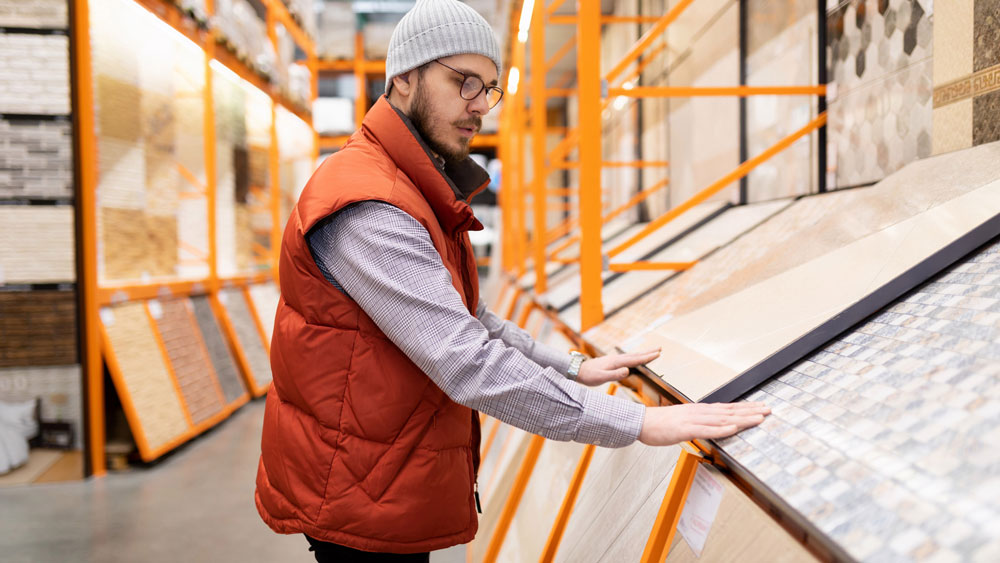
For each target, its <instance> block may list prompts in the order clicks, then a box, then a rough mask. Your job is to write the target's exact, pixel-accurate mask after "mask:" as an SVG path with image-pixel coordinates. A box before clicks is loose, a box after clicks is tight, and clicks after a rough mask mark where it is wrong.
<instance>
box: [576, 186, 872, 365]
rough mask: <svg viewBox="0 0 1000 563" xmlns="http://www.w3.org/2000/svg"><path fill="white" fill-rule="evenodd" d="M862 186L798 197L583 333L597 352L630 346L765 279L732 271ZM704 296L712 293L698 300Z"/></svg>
mask: <svg viewBox="0 0 1000 563" xmlns="http://www.w3.org/2000/svg"><path fill="white" fill-rule="evenodd" d="M860 191H861V190H846V191H839V192H830V193H827V194H821V195H814V196H810V197H806V198H803V199H800V200H798V201H796V202H795V203H793V204H792V205H791V206H790V207H788V208H786V209H785V210H784V211H781V212H780V213H779V214H778V215H776V216H774V217H773V218H771V219H770V220H768V221H766V222H765V223H764V224H762V225H760V226H758V227H757V228H756V229H754V230H752V231H751V232H750V233H747V234H746V235H744V236H742V237H740V238H737V239H736V240H735V241H733V242H732V243H730V244H728V245H726V246H724V247H722V248H720V249H719V250H718V251H716V252H714V253H712V254H711V255H709V256H707V257H706V258H705V259H704V260H701V261H699V262H698V263H697V264H695V265H694V267H693V268H691V269H689V270H686V271H685V272H683V273H682V274H681V275H679V276H676V277H674V278H672V279H670V280H669V281H667V283H665V284H663V285H662V286H660V287H658V288H656V289H654V290H652V291H651V292H650V293H649V294H647V295H645V296H643V297H641V298H640V299H639V300H638V301H636V302H635V303H632V304H631V305H628V306H627V307H626V308H625V309H623V310H621V311H619V312H618V313H616V314H614V315H612V316H610V317H608V318H606V319H605V320H604V322H602V323H601V324H599V325H597V326H596V327H594V328H592V329H590V330H589V331H587V332H586V333H585V334H584V337H585V338H586V339H587V340H588V342H590V343H591V344H592V345H594V346H596V347H597V348H598V349H600V350H604V351H606V352H607V351H611V350H612V349H614V348H615V347H616V346H617V347H621V348H631V344H633V343H632V342H631V340H633V339H636V338H639V337H641V336H642V335H643V334H644V333H645V332H648V331H649V330H651V329H653V328H655V327H656V326H658V325H659V324H662V322H664V321H665V320H667V319H669V318H670V317H672V316H673V315H674V314H676V313H677V311H678V310H681V309H685V308H688V309H689V308H691V307H690V306H689V304H691V303H694V302H698V301H704V302H711V301H714V300H715V299H718V298H721V297H724V296H726V295H729V294H731V293H733V292H735V291H738V290H739V289H742V287H743V286H744V284H745V283H747V282H748V280H749V281H753V280H759V279H763V278H762V277H761V278H758V277H754V276H752V275H750V276H740V277H737V276H734V275H733V273H734V272H737V271H739V270H742V269H744V268H746V267H747V265H748V264H757V263H760V262H762V261H765V260H767V259H769V258H770V257H771V256H772V255H773V253H772V252H771V250H772V249H773V248H774V247H775V246H777V245H779V244H781V243H783V242H784V241H788V240H792V239H793V238H794V237H796V236H797V235H798V234H799V233H800V232H803V231H805V230H807V229H808V228H810V227H811V226H812V225H814V224H816V223H817V222H819V221H821V220H822V219H824V218H826V217H827V216H828V215H829V214H831V213H836V212H838V210H839V209H840V206H843V205H845V204H846V203H847V202H849V201H852V200H853V199H854V198H856V197H857V195H858V193H859V192H860ZM703 294H709V295H712V298H710V299H702V298H701V296H702V295H703Z"/></svg>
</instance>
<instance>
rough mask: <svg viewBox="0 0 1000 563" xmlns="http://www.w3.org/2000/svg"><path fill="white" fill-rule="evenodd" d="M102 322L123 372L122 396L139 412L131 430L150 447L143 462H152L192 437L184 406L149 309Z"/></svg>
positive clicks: (106, 311) (111, 311)
mask: <svg viewBox="0 0 1000 563" xmlns="http://www.w3.org/2000/svg"><path fill="white" fill-rule="evenodd" d="M101 320H102V322H103V324H104V328H105V330H106V331H107V335H108V340H109V342H108V346H109V347H110V348H111V350H112V351H113V352H114V354H115V358H116V359H117V361H118V366H119V368H120V370H121V381H116V382H115V383H116V386H117V387H118V395H119V396H120V397H122V401H128V402H129V403H131V405H132V408H133V410H134V413H132V415H134V418H133V416H132V415H130V416H129V425H130V426H131V427H132V433H133V434H134V435H136V436H142V438H144V441H145V447H142V446H143V444H142V440H140V442H139V445H140V452H141V453H142V456H143V459H145V460H149V459H152V458H153V457H154V455H153V454H154V453H155V452H156V451H157V450H159V449H160V448H163V447H164V446H167V445H168V444H169V443H171V442H173V441H174V440H177V439H179V438H182V437H183V436H184V435H185V434H186V433H187V432H188V431H189V426H188V421H187V419H186V418H185V414H184V406H183V405H182V403H181V398H180V397H179V396H178V394H177V390H176V389H175V388H174V382H173V380H172V378H171V376H170V372H169V369H168V367H167V364H166V362H165V360H164V358H163V355H162V354H161V353H160V349H159V346H158V345H157V343H156V337H155V335H154V333H153V328H152V326H151V325H150V322H149V318H148V317H147V314H146V305H145V304H144V303H125V304H122V305H113V306H111V307H104V308H102V309H101ZM126 414H130V413H128V411H126Z"/></svg>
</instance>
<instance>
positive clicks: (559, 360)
mask: <svg viewBox="0 0 1000 563" xmlns="http://www.w3.org/2000/svg"><path fill="white" fill-rule="evenodd" d="M500 67H501V64H500V52H499V47H498V46H497V43H496V39H495V37H494V36H493V33H492V30H491V29H490V27H489V25H488V24H487V23H486V21H485V20H484V19H483V18H482V17H481V16H480V15H479V14H477V13H476V12H475V11H473V10H472V9H471V8H469V7H468V6H466V5H464V4H461V3H459V2H457V1H456V0H419V1H418V2H417V4H416V5H415V6H414V7H413V9H412V10H411V11H410V12H409V13H407V14H406V15H405V16H404V17H403V19H402V20H401V21H400V23H399V25H398V26H397V27H396V30H395V31H394V33H393V35H392V39H391V41H390V44H389V54H388V56H387V57H386V76H387V78H388V80H387V82H386V94H387V95H386V96H383V97H382V98H380V99H379V100H378V101H377V102H376V103H375V105H374V106H373V107H372V108H371V110H370V111H369V112H368V114H367V115H366V116H365V119H364V123H363V125H362V127H361V129H360V130H358V131H357V132H356V133H355V134H354V135H353V136H352V137H351V139H350V141H349V142H348V143H347V144H346V145H345V146H344V148H343V149H342V150H341V151H340V152H338V153H337V154H336V155H334V156H332V157H330V158H328V159H327V160H326V161H325V162H324V163H323V164H322V165H321V166H320V167H319V169H318V170H317V171H316V173H315V174H314V175H313V177H312V179H310V181H309V183H308V184H307V185H306V187H305V189H304V190H303V192H302V195H301V197H300V199H299V201H298V203H297V204H296V206H295V208H294V210H293V211H292V214H291V217H290V218H289V220H288V225H287V226H286V228H285V233H284V238H283V241H282V248H281V260H280V266H279V276H280V278H279V279H280V283H281V301H280V303H279V305H278V313H277V316H276V319H275V327H274V336H273V341H272V344H271V365H272V369H273V373H274V384H273V387H272V388H271V390H270V392H269V393H268V397H267V405H266V411H265V415H264V430H263V437H262V444H261V445H262V448H261V449H262V455H261V462H260V464H259V469H258V475H257V491H256V503H257V509H258V511H259V512H260V515H261V517H262V518H263V519H264V521H265V522H266V523H267V524H268V525H269V526H270V527H271V528H272V529H274V530H275V531H277V532H281V533H302V534H305V535H306V538H307V539H308V541H309V543H310V545H311V546H312V547H311V549H312V550H313V551H314V552H315V556H316V559H317V561H334V560H348V561H355V560H379V561H381V560H392V561H402V560H415V561H427V560H428V552H429V551H431V550H437V549H441V548H445V547H448V546H451V545H456V544H459V543H465V542H468V541H470V540H471V539H472V538H473V537H474V536H475V533H476V527H477V522H478V516H477V512H476V494H477V493H476V492H475V488H476V485H475V482H476V471H477V469H478V463H479V459H478V450H479V422H478V415H477V412H476V411H477V410H478V411H481V412H485V413H487V414H489V415H491V416H494V417H497V418H499V419H501V420H503V421H505V422H507V423H510V424H513V425H515V426H518V427H520V428H523V429H525V430H528V431H530V432H535V433H538V434H541V435H543V436H546V437H548V438H552V439H556V440H575V441H579V442H586V443H591V444H597V445H602V446H607V447H620V446H625V445H627V444H630V443H632V442H633V441H635V440H636V439H639V440H641V441H643V442H644V443H647V444H656V445H663V444H673V443H677V442H680V441H683V440H689V439H693V438H696V437H701V438H716V437H722V436H725V435H729V434H733V433H735V432H737V431H738V430H739V429H742V428H746V427H749V426H752V425H755V424H758V423H759V422H760V421H761V420H762V419H763V416H764V415H765V414H766V413H767V410H766V408H765V407H763V406H762V405H756V404H754V405H684V406H675V407H659V408H645V407H643V406H642V405H638V404H635V403H631V402H629V401H625V400H622V399H620V398H616V397H610V396H608V395H606V394H604V393H601V392H598V391H594V390H589V389H587V388H586V387H584V386H583V385H580V384H581V383H582V384H584V385H599V384H601V383H605V382H608V381H614V380H618V379H621V378H622V377H624V376H625V375H627V373H628V367H631V366H635V365H639V364H643V363H646V362H649V361H651V360H652V359H654V358H655V357H656V356H657V355H658V354H659V352H657V351H651V352H648V353H641V354H625V355H615V356H605V357H602V358H596V359H592V360H587V361H585V362H582V363H581V361H582V357H579V356H573V357H571V356H570V355H568V354H565V353H559V352H556V351H555V350H552V349H550V348H548V347H546V346H543V345H541V344H539V343H536V342H534V341H532V339H531V338H530V337H529V336H528V335H527V334H526V333H525V332H524V331H522V330H520V329H519V328H517V327H516V326H514V325H513V324H511V323H509V322H504V321H502V320H500V319H499V318H498V317H497V316H495V315H494V314H493V313H491V312H489V311H488V310H487V309H486V307H485V305H484V304H483V303H482V301H480V299H479V287H478V279H477V276H476V263H475V258H474V257H473V255H472V250H471V246H470V244H469V237H468V231H469V230H470V229H478V228H482V227H481V225H480V224H479V222H478V221H477V220H476V219H475V217H474V216H473V215H472V211H471V209H470V207H469V205H468V203H467V201H468V199H469V198H470V197H471V196H472V195H474V194H475V192H477V191H478V190H481V189H482V188H484V187H485V186H486V184H487V183H488V176H487V175H486V173H485V171H484V170H482V169H481V168H480V167H478V166H477V165H476V164H474V163H473V162H472V160H471V159H469V158H468V153H469V141H470V140H471V139H472V137H473V136H474V135H475V134H476V133H477V132H478V130H479V128H480V125H481V120H482V117H483V116H484V115H485V114H486V113H487V112H488V111H489V110H490V109H491V108H492V107H493V106H495V105H496V103H497V102H498V101H499V99H500V97H501V96H502V92H501V91H500V89H499V88H498V87H497V82H498V80H499V75H500ZM573 379H575V381H573ZM389 554H396V555H389Z"/></svg>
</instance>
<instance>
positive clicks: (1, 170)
mask: <svg viewBox="0 0 1000 563" xmlns="http://www.w3.org/2000/svg"><path fill="white" fill-rule="evenodd" d="M72 143H73V138H72V132H71V131H70V122H69V121H68V120H67V121H51V120H43V119H34V118H32V119H3V120H0V199H7V198H21V199H50V200H51V199H58V200H70V199H72V198H73V147H72Z"/></svg>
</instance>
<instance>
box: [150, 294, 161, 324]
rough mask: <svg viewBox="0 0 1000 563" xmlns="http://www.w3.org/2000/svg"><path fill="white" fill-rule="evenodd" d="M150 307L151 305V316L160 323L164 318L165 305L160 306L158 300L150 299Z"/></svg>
mask: <svg viewBox="0 0 1000 563" xmlns="http://www.w3.org/2000/svg"><path fill="white" fill-rule="evenodd" d="M148 305H149V315H150V316H151V317H153V319H155V320H157V321H158V320H160V319H161V318H163V305H160V302H159V301H157V300H156V299H150V300H149V304H148Z"/></svg>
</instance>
